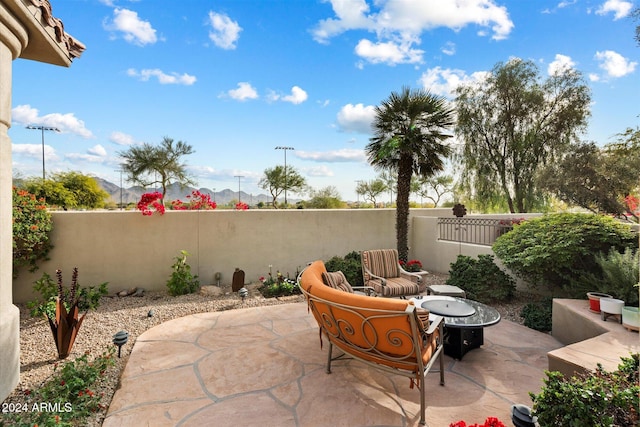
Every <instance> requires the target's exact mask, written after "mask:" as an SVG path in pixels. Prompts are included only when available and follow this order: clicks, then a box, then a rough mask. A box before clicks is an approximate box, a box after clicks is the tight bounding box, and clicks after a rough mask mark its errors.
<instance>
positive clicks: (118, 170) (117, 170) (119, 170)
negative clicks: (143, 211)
mask: <svg viewBox="0 0 640 427" xmlns="http://www.w3.org/2000/svg"><path fill="white" fill-rule="evenodd" d="M114 172H120V210H122V172H123V171H122V169H116V170H115V171H114Z"/></svg>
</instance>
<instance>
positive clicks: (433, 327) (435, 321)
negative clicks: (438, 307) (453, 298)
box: [425, 316, 444, 335]
mask: <svg viewBox="0 0 640 427" xmlns="http://www.w3.org/2000/svg"><path fill="white" fill-rule="evenodd" d="M429 320H430V322H431V323H430V324H429V328H427V330H426V331H425V333H426V334H427V335H431V334H432V333H434V332H435V330H436V329H438V328H439V327H440V324H441V323H443V322H444V317H442V316H433V320H431V318H430V319H429Z"/></svg>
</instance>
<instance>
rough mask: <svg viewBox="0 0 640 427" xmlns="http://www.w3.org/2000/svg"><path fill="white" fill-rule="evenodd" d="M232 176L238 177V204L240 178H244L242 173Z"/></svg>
mask: <svg viewBox="0 0 640 427" xmlns="http://www.w3.org/2000/svg"><path fill="white" fill-rule="evenodd" d="M234 178H238V204H239V203H240V178H244V175H234Z"/></svg>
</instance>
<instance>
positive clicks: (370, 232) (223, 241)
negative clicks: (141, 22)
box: [13, 209, 452, 302]
mask: <svg viewBox="0 0 640 427" xmlns="http://www.w3.org/2000/svg"><path fill="white" fill-rule="evenodd" d="M422 215H440V216H447V215H452V212H451V209H412V210H411V214H410V224H411V222H412V218H414V217H416V216H422ZM53 222H54V229H53V232H52V234H51V239H52V243H53V245H54V248H53V250H52V251H51V253H50V259H49V260H48V261H44V262H42V263H41V264H40V269H39V270H37V271H36V272H34V273H29V272H27V271H21V272H20V275H19V276H18V278H17V279H16V280H15V281H14V286H13V293H14V301H16V302H25V301H28V300H30V299H32V297H33V282H34V281H35V280H37V279H39V278H40V277H41V276H42V273H43V272H46V273H48V274H50V275H52V276H53V275H54V272H55V270H56V269H57V268H60V269H61V270H62V272H63V276H64V278H65V281H67V280H69V279H70V277H71V270H72V269H73V267H78V269H79V282H80V284H81V285H82V286H88V285H94V284H99V283H102V282H109V290H110V292H117V291H119V290H121V289H126V288H131V287H143V288H145V289H147V290H164V289H166V282H167V279H168V278H169V276H170V275H171V264H173V261H174V258H175V257H176V256H177V255H178V253H179V251H180V250H183V249H184V250H186V251H187V252H189V253H190V254H191V256H190V257H189V258H188V262H189V264H190V265H191V268H192V271H193V273H194V274H197V275H198V276H199V278H200V282H201V284H203V285H206V284H214V283H215V280H214V275H215V273H216V272H221V273H222V282H223V283H227V284H228V283H230V282H231V279H232V275H233V271H234V268H235V267H239V268H241V269H243V270H244V271H245V275H246V276H245V277H246V282H251V281H255V280H257V279H258V277H259V276H263V275H266V274H267V273H268V271H269V265H272V266H273V273H274V274H275V273H276V270H280V271H281V272H283V273H285V274H286V273H289V274H290V275H291V277H294V276H295V274H296V271H297V270H298V269H302V268H303V267H304V266H305V265H306V264H307V263H308V262H310V261H313V260H316V259H323V260H326V259H329V258H330V257H332V256H335V255H339V256H343V255H345V254H347V253H348V252H351V251H354V250H356V251H361V250H365V249H373V248H394V247H396V237H395V209H362V210H358V209H345V210H339V209H329V210H311V209H300V210H298V209H295V210H294V209H291V210H248V211H224V210H219V211H168V212H166V213H165V214H164V215H158V214H154V215H153V216H150V217H145V216H143V215H142V214H141V213H140V212H121V211H111V212H54V213H53ZM410 229H411V226H410ZM414 235H416V234H415V233H414ZM419 239H422V237H419ZM409 244H410V246H412V242H411V241H410V242H409Z"/></svg>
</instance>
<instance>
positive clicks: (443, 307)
mask: <svg viewBox="0 0 640 427" xmlns="http://www.w3.org/2000/svg"><path fill="white" fill-rule="evenodd" d="M411 301H413V303H414V304H415V306H416V307H421V308H424V309H426V310H429V314H430V315H431V314H433V315H439V316H442V317H444V352H445V354H447V355H448V356H451V357H453V358H455V359H459V360H462V357H463V356H464V355H465V354H466V353H467V352H468V351H470V350H473V349H474V348H478V347H480V346H481V345H483V344H484V332H483V331H484V328H485V327H487V326H491V325H495V324H496V323H498V322H499V321H500V313H498V310H496V309H495V308H492V307H489V306H488V305H485V304H482V303H480V302H478V301H473V300H470V299H465V298H457V297H450V296H443V295H427V296H422V297H417V298H412V299H411Z"/></svg>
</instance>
